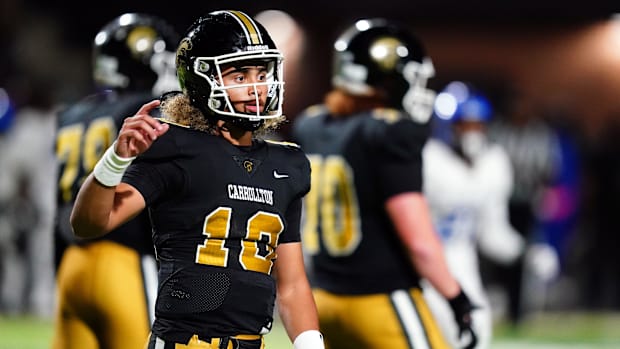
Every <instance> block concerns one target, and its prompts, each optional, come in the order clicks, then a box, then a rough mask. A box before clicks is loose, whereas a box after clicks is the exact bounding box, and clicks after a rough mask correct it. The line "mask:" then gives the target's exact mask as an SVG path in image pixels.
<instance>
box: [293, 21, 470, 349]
mask: <svg viewBox="0 0 620 349" xmlns="http://www.w3.org/2000/svg"><path fill="white" fill-rule="evenodd" d="M334 48H335V59H334V62H335V64H334V67H333V69H334V70H333V79H332V84H333V89H332V91H331V92H329V93H328V94H327V96H326V98H325V102H324V104H323V105H319V106H314V107H310V108H308V109H307V111H306V112H305V113H303V114H302V115H301V116H300V117H299V118H297V119H296V122H295V125H294V130H293V131H294V133H293V134H294V139H295V141H297V142H298V143H299V145H300V146H301V147H302V149H303V150H304V152H305V153H307V154H308V157H309V160H310V164H311V168H312V190H311V191H310V192H309V194H308V195H307V196H306V198H305V200H304V220H303V224H302V227H303V228H302V237H303V242H304V248H305V250H306V252H307V254H308V255H309V256H311V258H310V260H311V263H309V265H311V269H310V272H309V276H310V280H311V282H312V286H313V290H314V296H315V300H316V303H317V308H318V311H319V319H320V326H321V331H322V332H323V333H324V335H325V344H326V347H328V348H334V349H336V348H337V349H343V348H355V349H361V348H391V349H405V348H447V347H448V345H447V342H446V340H445V339H444V337H443V335H442V333H441V331H440V330H439V328H438V326H437V324H436V322H435V320H434V319H433V315H432V314H431V312H430V310H429V308H428V306H427V304H426V303H425V300H424V298H423V297H422V289H421V287H420V280H421V279H422V278H424V279H427V280H428V281H429V282H430V283H431V284H433V285H434V286H435V287H436V288H437V290H438V291H439V292H440V293H441V294H442V296H444V297H445V298H447V299H448V300H449V303H450V305H451V306H452V310H453V314H454V317H453V319H452V320H456V323H457V324H458V326H459V327H460V333H459V335H461V336H462V337H463V340H465V345H464V347H471V346H472V345H474V344H475V342H476V337H475V334H474V333H473V331H472V327H471V326H472V323H471V315H470V312H471V310H472V309H473V306H472V304H471V303H470V301H469V299H468V297H467V296H466V295H465V293H463V291H462V289H461V287H460V285H459V284H458V282H457V281H456V280H455V278H454V277H453V276H452V274H450V272H449V270H448V267H447V264H446V261H445V258H444V255H443V250H442V246H441V242H440V240H439V238H438V235H437V234H436V232H435V231H434V230H433V226H432V222H431V219H430V214H429V210H428V206H427V204H426V201H425V198H424V195H423V194H422V192H421V191H422V158H421V156H422V147H423V145H424V143H425V142H426V140H427V133H428V121H429V118H430V116H431V112H432V107H433V100H434V97H435V93H434V92H433V91H432V90H430V89H428V88H427V87H426V83H427V79H429V78H430V77H432V76H433V75H434V68H433V64H432V62H431V60H430V58H429V57H428V56H427V55H426V54H425V51H424V49H423V47H422V45H421V43H420V42H419V41H418V39H417V38H415V37H414V36H413V35H412V34H411V33H410V32H409V31H408V30H407V29H405V28H404V27H403V26H401V25H398V24H396V23H393V22H390V21H387V20H384V19H370V20H359V21H357V22H356V23H355V25H354V26H352V27H351V28H349V29H348V30H346V31H345V32H344V33H343V34H342V35H341V36H340V37H339V38H338V39H337V41H336V42H335V44H334Z"/></svg>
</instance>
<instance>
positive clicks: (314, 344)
mask: <svg viewBox="0 0 620 349" xmlns="http://www.w3.org/2000/svg"><path fill="white" fill-rule="evenodd" d="M293 348H294V349H325V344H323V335H322V334H321V332H319V331H317V330H308V331H304V332H302V333H300V334H299V335H298V336H297V338H295V340H294V341H293Z"/></svg>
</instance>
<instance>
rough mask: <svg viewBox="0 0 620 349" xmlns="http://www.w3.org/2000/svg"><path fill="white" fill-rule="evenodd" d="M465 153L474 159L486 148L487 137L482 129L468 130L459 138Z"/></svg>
mask: <svg viewBox="0 0 620 349" xmlns="http://www.w3.org/2000/svg"><path fill="white" fill-rule="evenodd" d="M459 143H460V144H459V145H460V146H461V150H462V151H463V154H464V155H465V156H467V157H468V158H469V159H474V158H476V157H477V156H478V155H480V153H482V151H483V150H484V149H485V148H486V145H487V137H486V136H485V134H484V133H483V132H481V131H466V132H464V133H463V134H462V135H461V137H460V138H459Z"/></svg>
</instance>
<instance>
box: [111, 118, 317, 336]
mask: <svg viewBox="0 0 620 349" xmlns="http://www.w3.org/2000/svg"><path fill="white" fill-rule="evenodd" d="M123 181H124V182H127V183H128V184H130V185H132V186H133V187H135V188H136V189H137V190H138V191H140V193H141V194H142V195H143V197H144V199H145V201H146V204H147V206H148V211H149V213H150V216H151V222H152V225H153V239H154V242H155V248H156V252H157V257H158V260H159V265H160V286H159V294H158V299H157V304H156V309H155V312H156V319H155V323H154V326H153V333H154V334H155V335H157V336H159V337H161V338H163V339H165V340H167V341H168V340H170V341H176V342H181V343H187V341H188V340H189V338H190V337H191V335H192V334H198V335H199V336H200V337H201V338H202V337H204V338H211V337H217V336H231V335H237V334H259V333H265V332H266V331H267V330H269V329H270V326H271V323H272V320H273V318H272V317H273V307H274V302H275V281H274V280H273V277H272V276H271V272H272V267H273V264H274V262H275V260H276V247H277V246H278V244H281V243H288V242H298V241H300V235H299V222H300V215H301V200H302V197H303V195H305V194H306V192H307V191H308V190H309V189H310V165H309V163H308V160H307V159H306V157H305V156H304V154H303V153H302V152H301V151H300V149H299V147H297V146H294V145H287V144H282V143H278V144H275V143H271V142H265V141H259V140H255V141H254V142H253V145H252V146H249V147H238V146H234V145H232V144H230V143H229V142H228V141H227V140H225V139H224V138H222V137H219V136H212V135H210V134H208V133H205V132H201V131H196V130H192V129H188V128H183V127H181V126H177V125H171V126H170V129H169V130H168V132H167V133H166V134H164V135H163V136H162V137H160V138H159V139H158V140H157V141H156V142H154V143H153V145H152V146H151V148H149V150H148V151H146V152H145V153H144V154H142V155H141V156H139V157H138V158H137V159H136V160H135V161H134V162H133V163H132V165H131V166H130V167H129V169H128V170H127V172H126V173H125V176H124V178H123Z"/></svg>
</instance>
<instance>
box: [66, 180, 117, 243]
mask: <svg viewBox="0 0 620 349" xmlns="http://www.w3.org/2000/svg"><path fill="white" fill-rule="evenodd" d="M114 197H115V188H114V187H105V186H103V185H101V184H99V183H98V182H97V180H95V179H94V178H93V176H92V174H91V175H90V176H88V178H87V179H86V181H84V183H83V184H82V187H81V188H80V191H79V192H78V195H77V198H76V201H75V205H74V206H73V210H72V212H71V226H72V227H73V232H74V234H75V235H76V236H78V237H80V238H93V237H98V236H101V235H104V234H105V233H107V232H108V231H109V230H108V225H109V220H110V213H111V212H112V209H113V207H114Z"/></svg>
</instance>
